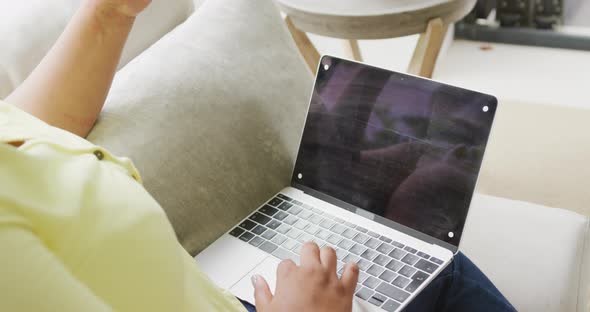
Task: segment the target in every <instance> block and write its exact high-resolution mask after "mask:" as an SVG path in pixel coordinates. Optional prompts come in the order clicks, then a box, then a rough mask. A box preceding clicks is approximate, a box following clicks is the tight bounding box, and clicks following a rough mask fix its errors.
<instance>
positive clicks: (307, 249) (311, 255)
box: [301, 242, 321, 266]
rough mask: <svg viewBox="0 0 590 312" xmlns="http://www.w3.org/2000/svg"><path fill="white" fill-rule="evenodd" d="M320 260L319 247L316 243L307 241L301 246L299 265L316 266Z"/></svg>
mask: <svg viewBox="0 0 590 312" xmlns="http://www.w3.org/2000/svg"><path fill="white" fill-rule="evenodd" d="M317 265H321V262H320V247H318V245H317V244H316V243H313V242H307V243H305V244H303V247H301V266H317Z"/></svg>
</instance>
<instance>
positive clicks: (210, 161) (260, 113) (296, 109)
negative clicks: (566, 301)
mask: <svg viewBox="0 0 590 312" xmlns="http://www.w3.org/2000/svg"><path fill="white" fill-rule="evenodd" d="M311 87H312V75H311V74H310V72H309V70H308V69H307V67H306V66H305V63H304V61H303V59H302V58H301V56H300V55H299V53H298V50H297V48H296V46H295V44H294V42H293V41H292V38H291V36H290V34H289V33H288V31H287V30H286V27H285V25H284V24H283V21H282V19H281V16H280V14H279V12H278V11H277V8H276V7H275V4H274V3H273V2H272V1H270V0H257V1H253V0H209V1H206V2H205V3H204V4H203V6H202V7H200V8H199V9H198V10H197V12H196V13H195V14H194V15H193V16H192V17H190V18H189V19H188V20H187V21H186V22H185V23H184V24H182V25H180V26H178V27H177V28H176V29H175V30H173V31H172V32H171V33H169V34H168V35H167V36H165V37H164V38H162V39H161V40H160V41H159V42H157V43H156V44H155V45H153V46H152V47H151V48H149V49H148V50H146V51H145V52H144V53H143V54H141V55H140V56H138V57H137V58H136V59H135V60H133V61H132V62H131V63H130V64H128V65H127V66H126V67H124V68H123V69H122V70H121V71H120V72H119V73H118V74H117V77H116V78H115V81H114V83H113V87H112V90H111V92H110V95H109V97H108V99H107V104H106V105H105V108H104V111H103V113H102V115H101V117H100V120H99V121H98V123H97V124H96V126H95V128H94V130H93V131H92V133H91V134H90V136H89V138H88V139H89V140H90V141H92V142H94V143H96V144H98V145H102V146H104V147H106V148H107V149H109V150H111V151H112V152H113V153H115V154H117V155H121V156H128V157H130V158H131V159H132V160H133V161H134V162H135V164H136V166H137V167H138V169H139V170H140V172H141V173H142V177H143V180H144V185H145V187H146V189H147V190H148V191H149V192H150V193H151V194H152V195H153V196H154V197H155V198H156V200H157V201H158V202H159V203H160V204H161V205H162V207H163V208H164V210H165V211H166V213H167V214H168V217H169V219H170V221H171V223H172V225H173V226H174V228H175V230H176V232H177V235H178V237H179V239H180V242H181V243H182V244H183V246H184V247H185V248H186V249H187V250H188V251H189V252H190V253H191V254H193V255H194V254H196V253H198V252H199V251H201V250H202V249H203V248H204V247H206V246H207V245H208V244H210V243H211V242H213V240H215V239H216V238H217V237H219V236H221V234H223V232H225V231H227V230H228V229H229V228H230V227H231V226H232V225H234V224H235V223H237V222H238V221H239V220H240V219H241V218H243V217H245V216H246V215H247V214H248V213H250V212H251V211H253V210H254V209H255V208H257V206H258V205H260V204H261V203H263V201H264V200H265V199H267V198H269V197H270V196H272V194H273V193H275V192H277V191H279V190H280V189H281V188H282V187H284V186H286V185H287V184H288V183H289V179H290V174H291V170H292V167H293V164H294V161H295V157H296V152H297V148H298V145H299V140H300V135H301V132H302V129H303V123H304V120H305V115H306V112H307V107H308V102H309V95H310V92H311Z"/></svg>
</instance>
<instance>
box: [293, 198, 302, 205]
mask: <svg viewBox="0 0 590 312" xmlns="http://www.w3.org/2000/svg"><path fill="white" fill-rule="evenodd" d="M291 202H292V203H293V204H295V205H299V206H301V205H303V203H302V202H300V201H298V200H294V199H293V200H291Z"/></svg>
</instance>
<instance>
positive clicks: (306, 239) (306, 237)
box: [297, 233, 313, 243]
mask: <svg viewBox="0 0 590 312" xmlns="http://www.w3.org/2000/svg"><path fill="white" fill-rule="evenodd" d="M297 240H298V241H299V242H301V243H307V242H311V241H312V240H313V236H311V235H309V234H307V233H303V234H302V235H301V236H299V238H297Z"/></svg>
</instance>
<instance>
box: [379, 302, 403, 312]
mask: <svg viewBox="0 0 590 312" xmlns="http://www.w3.org/2000/svg"><path fill="white" fill-rule="evenodd" d="M400 305H401V304H399V303H398V302H395V301H393V300H391V299H389V300H387V301H385V304H383V305H382V306H381V309H383V310H385V311H387V312H395V310H397V308H399V306H400Z"/></svg>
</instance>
